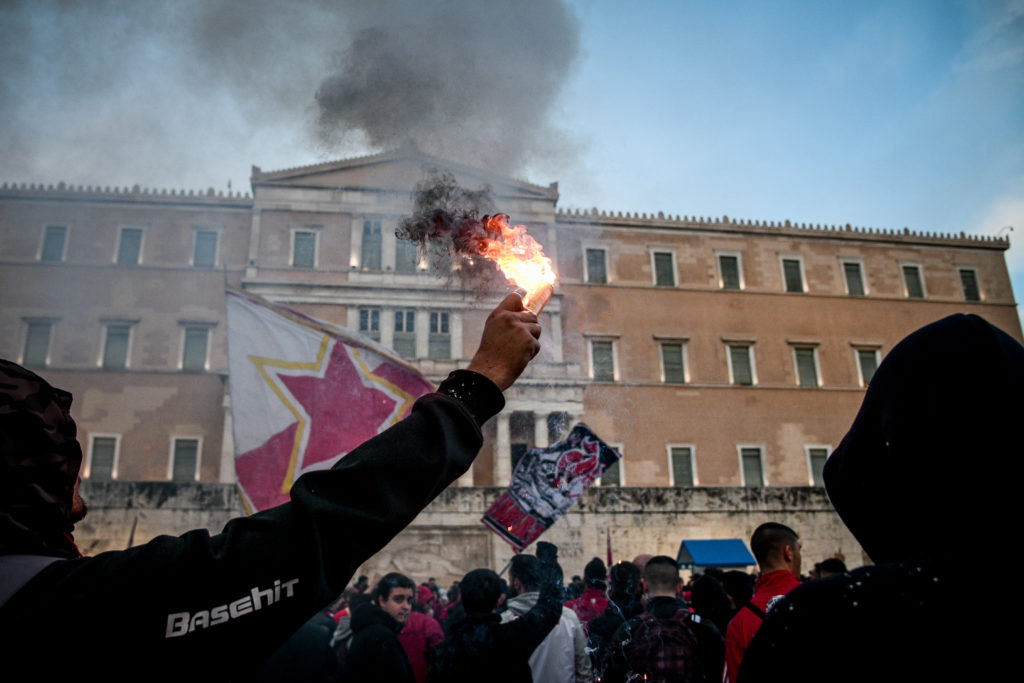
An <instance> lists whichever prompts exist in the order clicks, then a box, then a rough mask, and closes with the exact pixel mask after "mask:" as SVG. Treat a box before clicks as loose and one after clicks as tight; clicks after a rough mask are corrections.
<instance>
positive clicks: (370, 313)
mask: <svg viewBox="0 0 1024 683" xmlns="http://www.w3.org/2000/svg"><path fill="white" fill-rule="evenodd" d="M359 334H361V335H363V336H364V337H369V338H370V339H372V340H373V341H377V342H379V341H380V310H378V309H376V308H360V309H359Z"/></svg>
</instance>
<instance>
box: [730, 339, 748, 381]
mask: <svg viewBox="0 0 1024 683" xmlns="http://www.w3.org/2000/svg"><path fill="white" fill-rule="evenodd" d="M750 352H751V347H750V346H748V345H746V344H730V345H729V375H730V378H729V381H730V383H732V384H737V385H740V386H751V385H752V384H753V383H754V364H753V363H752V362H751V359H750Z"/></svg>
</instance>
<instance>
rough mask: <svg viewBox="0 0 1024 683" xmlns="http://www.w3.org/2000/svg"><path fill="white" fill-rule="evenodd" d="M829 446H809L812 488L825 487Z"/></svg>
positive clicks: (808, 454) (808, 462) (808, 459)
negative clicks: (824, 475) (823, 475)
mask: <svg viewBox="0 0 1024 683" xmlns="http://www.w3.org/2000/svg"><path fill="white" fill-rule="evenodd" d="M828 451H829V449H828V447H827V446H807V469H808V470H809V471H810V474H811V486H824V485H825V479H824V478H823V477H822V473H823V472H824V471H825V461H826V460H828Z"/></svg>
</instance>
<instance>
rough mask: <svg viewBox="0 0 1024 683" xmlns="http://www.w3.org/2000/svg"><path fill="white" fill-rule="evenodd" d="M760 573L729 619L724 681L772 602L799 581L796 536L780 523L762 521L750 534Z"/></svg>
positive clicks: (729, 679)
mask: <svg viewBox="0 0 1024 683" xmlns="http://www.w3.org/2000/svg"><path fill="white" fill-rule="evenodd" d="M750 550H751V551H752V552H753V553H754V559H756V560H757V566H758V567H759V568H760V569H761V577H760V578H759V579H758V580H757V583H755V584H754V596H753V597H752V598H751V599H750V602H749V603H747V604H746V605H744V606H743V607H742V608H741V609H740V610H739V611H738V612H737V613H736V615H735V616H734V617H733V618H732V620H731V621H730V622H729V628H728V630H727V631H726V634H725V670H724V671H723V673H722V681H723V682H724V683H733V682H734V681H735V680H736V676H737V675H738V674H739V670H740V662H742V661H743V653H744V652H746V650H747V646H748V645H749V644H750V641H751V640H752V639H753V637H754V634H755V633H757V629H759V628H761V621H762V620H763V619H764V616H765V614H766V613H767V612H768V610H770V609H771V608H772V605H773V604H774V603H775V602H776V601H777V600H779V599H781V598H782V596H784V595H785V594H786V593H788V592H789V591H791V590H793V589H794V588H796V587H797V586H798V585H800V537H799V536H797V534H796V532H795V531H793V530H792V529H790V528H789V527H788V526H786V525H784V524H779V523H777V522H766V523H764V524H762V525H761V526H759V527H757V529H755V530H754V533H753V535H752V536H751V537H750Z"/></svg>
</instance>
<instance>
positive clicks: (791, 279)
mask: <svg viewBox="0 0 1024 683" xmlns="http://www.w3.org/2000/svg"><path fill="white" fill-rule="evenodd" d="M782 276H783V278H784V279H785V281H786V291H787V292H802V291H804V269H803V263H802V262H801V261H800V259H795V258H784V259H782Z"/></svg>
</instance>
